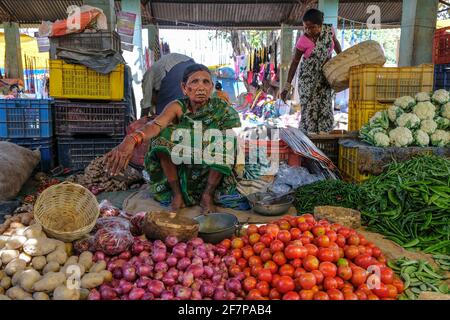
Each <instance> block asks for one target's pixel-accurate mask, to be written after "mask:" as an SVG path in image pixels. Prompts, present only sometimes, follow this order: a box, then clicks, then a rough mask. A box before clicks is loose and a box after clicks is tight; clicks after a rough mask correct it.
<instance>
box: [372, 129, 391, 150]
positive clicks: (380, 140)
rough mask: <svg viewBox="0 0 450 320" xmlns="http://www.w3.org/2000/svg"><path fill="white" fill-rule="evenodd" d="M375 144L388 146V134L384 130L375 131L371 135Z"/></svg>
mask: <svg viewBox="0 0 450 320" xmlns="http://www.w3.org/2000/svg"><path fill="white" fill-rule="evenodd" d="M373 140H374V142H375V146H377V147H389V144H390V140H389V136H388V135H387V134H386V133H384V132H377V133H375V134H374V136H373Z"/></svg>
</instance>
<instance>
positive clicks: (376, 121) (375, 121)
mask: <svg viewBox="0 0 450 320" xmlns="http://www.w3.org/2000/svg"><path fill="white" fill-rule="evenodd" d="M369 125H370V127H372V128H383V129H387V128H389V117H388V113H387V111H386V110H384V111H378V112H377V113H375V114H374V116H373V117H372V118H370V120H369Z"/></svg>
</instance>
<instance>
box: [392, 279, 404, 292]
mask: <svg viewBox="0 0 450 320" xmlns="http://www.w3.org/2000/svg"><path fill="white" fill-rule="evenodd" d="M392 285H394V286H395V288H397V292H398V293H399V294H400V293H403V290H404V285H403V281H402V280H400V279H398V278H394V280H393V281H392Z"/></svg>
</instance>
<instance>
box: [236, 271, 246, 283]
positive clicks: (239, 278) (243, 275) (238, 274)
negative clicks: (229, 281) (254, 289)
mask: <svg viewBox="0 0 450 320" xmlns="http://www.w3.org/2000/svg"><path fill="white" fill-rule="evenodd" d="M235 278H237V279H238V280H239V281H243V280H244V279H245V273H243V272H238V273H237V274H236V277H235Z"/></svg>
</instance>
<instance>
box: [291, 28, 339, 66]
mask: <svg viewBox="0 0 450 320" xmlns="http://www.w3.org/2000/svg"><path fill="white" fill-rule="evenodd" d="M331 30H332V32H333V37H334V35H335V32H334V28H331ZM334 45H335V44H334V40H333V43H332V44H331V49H330V50H329V56H330V58H331V55H332V54H333V51H334ZM295 47H296V48H297V49H298V50H300V51H301V52H303V57H304V58H305V59H308V58H309V57H310V56H311V53H312V52H313V50H314V48H315V47H316V44H315V43H314V42H313V41H312V40H311V39H310V38H308V37H307V36H306V35H305V34H304V35H302V36H301V37H300V38H299V39H298V41H297V44H296V45H295Z"/></svg>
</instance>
